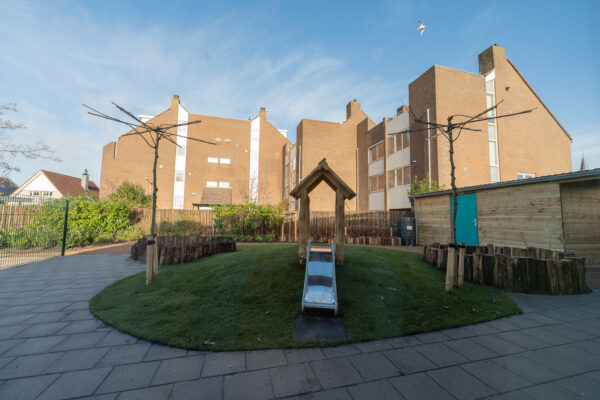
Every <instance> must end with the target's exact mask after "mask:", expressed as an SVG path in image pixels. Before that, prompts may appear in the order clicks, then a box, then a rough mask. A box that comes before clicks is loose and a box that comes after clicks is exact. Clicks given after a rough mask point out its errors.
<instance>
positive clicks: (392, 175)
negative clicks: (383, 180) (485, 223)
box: [388, 169, 396, 188]
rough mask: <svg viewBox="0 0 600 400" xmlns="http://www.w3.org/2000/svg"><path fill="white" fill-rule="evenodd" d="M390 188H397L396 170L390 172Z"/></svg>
mask: <svg viewBox="0 0 600 400" xmlns="http://www.w3.org/2000/svg"><path fill="white" fill-rule="evenodd" d="M388 186H389V187H391V188H393V187H396V170H395V169H393V170H391V171H388Z"/></svg>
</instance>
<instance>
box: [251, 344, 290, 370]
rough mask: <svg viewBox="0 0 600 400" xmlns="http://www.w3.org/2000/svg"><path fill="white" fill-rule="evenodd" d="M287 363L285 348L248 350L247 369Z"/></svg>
mask: <svg viewBox="0 0 600 400" xmlns="http://www.w3.org/2000/svg"><path fill="white" fill-rule="evenodd" d="M286 363H287V361H286V358H285V354H284V353H283V350H280V349H273V350H252V351H248V352H246V367H247V369H248V370H249V371H250V370H253V369H263V368H271V367H278V366H281V365H285V364H286Z"/></svg>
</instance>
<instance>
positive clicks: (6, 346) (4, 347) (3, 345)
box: [0, 339, 25, 357]
mask: <svg viewBox="0 0 600 400" xmlns="http://www.w3.org/2000/svg"><path fill="white" fill-rule="evenodd" d="M24 341H25V340H24V339H10V340H0V355H2V357H7V354H6V352H7V351H8V350H10V349H12V348H13V347H15V346H16V345H18V344H19V343H23V342H24Z"/></svg>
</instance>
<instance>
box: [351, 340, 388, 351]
mask: <svg viewBox="0 0 600 400" xmlns="http://www.w3.org/2000/svg"><path fill="white" fill-rule="evenodd" d="M355 346H356V347H357V348H358V350H360V351H361V352H363V353H370V352H372V351H381V350H387V349H391V348H393V346H392V345H391V344H390V342H388V341H387V340H371V341H368V342H360V343H355Z"/></svg>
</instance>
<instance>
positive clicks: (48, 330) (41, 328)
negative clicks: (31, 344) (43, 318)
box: [13, 322, 67, 339]
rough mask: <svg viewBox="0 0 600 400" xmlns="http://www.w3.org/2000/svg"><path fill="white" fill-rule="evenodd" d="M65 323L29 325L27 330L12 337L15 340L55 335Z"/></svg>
mask: <svg viewBox="0 0 600 400" xmlns="http://www.w3.org/2000/svg"><path fill="white" fill-rule="evenodd" d="M66 325H67V322H47V323H40V324H35V325H31V326H30V327H29V328H27V329H25V330H24V331H22V332H20V333H18V334H16V335H15V336H13V338H15V339H19V338H33V337H40V336H50V335H54V334H55V333H57V332H58V331H59V330H61V329H62V328H64V327H65V326H66Z"/></svg>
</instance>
